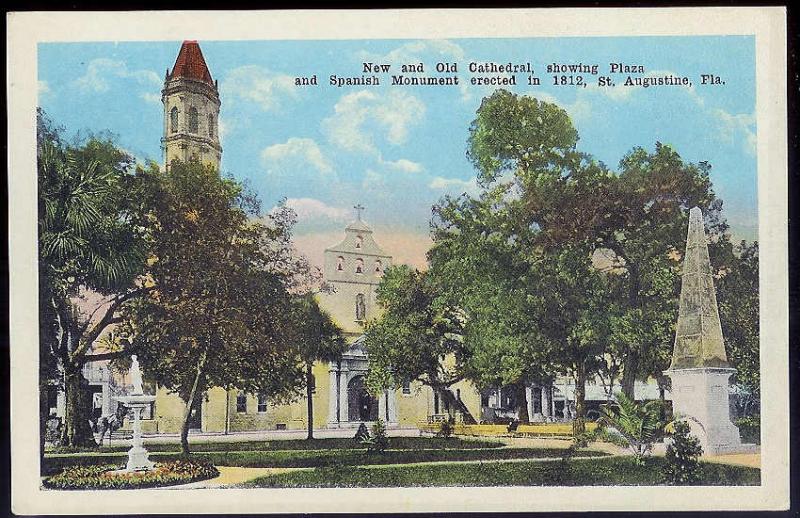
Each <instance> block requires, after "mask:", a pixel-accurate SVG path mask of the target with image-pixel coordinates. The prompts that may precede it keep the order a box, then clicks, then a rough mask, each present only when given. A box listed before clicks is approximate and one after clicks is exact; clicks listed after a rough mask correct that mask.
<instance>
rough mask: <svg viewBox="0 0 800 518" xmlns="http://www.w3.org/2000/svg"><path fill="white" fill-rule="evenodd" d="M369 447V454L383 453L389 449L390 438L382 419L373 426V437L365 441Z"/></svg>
mask: <svg viewBox="0 0 800 518" xmlns="http://www.w3.org/2000/svg"><path fill="white" fill-rule="evenodd" d="M363 444H366V445H367V451H368V452H369V453H381V454H382V453H383V452H385V451H386V448H388V447H389V436H388V435H387V434H386V425H385V424H383V420H382V419H378V420H377V421H375V424H374V425H372V437H370V438H369V439H367V440H365V441H363Z"/></svg>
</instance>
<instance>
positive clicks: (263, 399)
mask: <svg viewBox="0 0 800 518" xmlns="http://www.w3.org/2000/svg"><path fill="white" fill-rule="evenodd" d="M266 411H267V395H266V394H259V395H258V412H259V413H261V414H263V413H264V412H266Z"/></svg>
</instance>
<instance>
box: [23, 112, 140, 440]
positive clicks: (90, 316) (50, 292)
mask: <svg viewBox="0 0 800 518" xmlns="http://www.w3.org/2000/svg"><path fill="white" fill-rule="evenodd" d="M38 139H39V141H38V147H37V151H38V153H37V162H38V190H39V207H38V208H39V219H38V226H39V288H40V289H39V311H40V341H41V351H42V361H41V362H40V365H42V366H43V367H44V368H49V370H43V371H42V372H41V373H40V375H41V378H43V380H44V379H49V378H51V377H52V376H53V374H54V371H55V372H60V374H61V376H62V380H61V382H62V384H63V389H64V391H65V395H66V415H65V419H64V428H63V433H62V437H61V442H62V444H64V445H69V446H94V445H95V442H94V438H93V436H92V433H91V429H90V426H89V417H90V413H89V412H90V405H91V402H90V400H89V397H88V383H87V381H86V379H85V378H84V376H83V374H82V372H81V371H82V368H83V366H84V365H85V364H86V363H87V362H90V361H99V360H105V359H109V358H111V357H112V356H113V354H114V353H110V354H92V353H93V352H94V351H93V349H92V346H93V344H94V343H95V341H96V340H97V339H98V338H100V337H101V335H102V334H103V333H104V332H106V331H107V330H108V329H109V327H110V326H112V325H114V324H116V323H118V322H119V321H120V316H119V311H120V310H121V308H122V306H123V305H124V304H126V303H127V302H128V301H130V300H132V299H133V298H135V297H137V296H140V295H141V294H142V293H143V292H144V291H145V288H144V287H143V286H141V284H139V283H137V278H138V276H139V275H140V274H141V273H142V272H143V271H144V266H145V264H144V261H145V255H146V252H145V250H146V244H145V229H144V227H143V226H142V221H141V215H142V205H141V197H140V196H139V194H140V193H141V191H142V182H141V178H140V177H139V176H138V175H137V174H136V173H135V171H134V168H133V161H132V159H131V158H130V157H129V156H128V155H127V154H125V153H124V152H122V151H121V150H119V149H118V148H117V147H116V146H115V145H114V143H113V142H112V141H111V140H109V139H107V138H105V139H101V138H96V137H90V138H89V139H88V140H86V141H85V142H78V143H75V144H73V145H67V144H65V143H64V142H63V139H62V138H61V137H60V132H59V131H58V130H57V129H56V128H55V127H54V125H53V124H52V122H51V121H49V119H48V118H47V117H46V115H45V114H44V113H42V112H41V111H39V113H38ZM87 295H92V296H87ZM97 300H99V302H97ZM93 301H94V302H93ZM45 384H46V383H45Z"/></svg>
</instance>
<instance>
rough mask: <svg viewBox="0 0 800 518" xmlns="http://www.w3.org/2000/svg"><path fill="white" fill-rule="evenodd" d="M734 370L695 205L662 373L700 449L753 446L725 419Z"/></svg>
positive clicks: (714, 451) (712, 452)
mask: <svg viewBox="0 0 800 518" xmlns="http://www.w3.org/2000/svg"><path fill="white" fill-rule="evenodd" d="M734 372H736V370H735V369H732V368H731V367H730V365H729V364H728V359H727V355H726V353H725V341H724V339H723V336H722V326H721V325H720V321H719V312H718V309H717V297H716V293H715V291H714V278H713V275H712V270H711V261H710V259H709V256H708V244H707V242H706V233H705V228H704V226H703V214H702V212H701V211H700V209H699V208H698V207H695V208H693V209H692V210H690V211H689V231H688V236H687V238H686V254H685V255H684V257H683V274H682V277H681V298H680V307H679V311H678V325H677V326H676V331H675V346H674V349H673V352H672V364H671V365H670V367H669V369H668V370H666V371H665V372H664V374H666V375H667V376H669V377H670V379H671V380H672V390H671V395H672V410H673V413H674V414H675V417H676V418H678V419H684V420H685V421H687V422H688V423H689V426H690V428H691V431H692V434H693V435H695V436H696V437H697V438H698V439H699V440H700V444H701V446H702V447H703V452H704V453H705V454H708V455H718V454H720V453H733V452H743V451H753V450H754V449H755V448H756V447H755V446H754V445H743V444H742V443H741V439H740V438H739V429H738V428H737V427H736V426H735V425H734V424H733V423H732V422H731V418H730V406H729V403H728V398H729V393H728V383H729V378H730V376H731V374H733V373H734Z"/></svg>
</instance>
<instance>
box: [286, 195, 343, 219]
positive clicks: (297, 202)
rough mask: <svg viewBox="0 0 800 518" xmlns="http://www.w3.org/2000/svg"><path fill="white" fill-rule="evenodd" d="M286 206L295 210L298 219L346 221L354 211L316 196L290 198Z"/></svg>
mask: <svg viewBox="0 0 800 518" xmlns="http://www.w3.org/2000/svg"><path fill="white" fill-rule="evenodd" d="M286 206H287V207H289V208H291V209H292V210H294V212H295V213H296V214H297V220H298V221H310V220H319V219H324V220H333V221H342V222H346V221H349V219H350V218H351V216H352V211H351V210H349V209H344V208H341V207H332V206H330V205H327V204H326V203H324V202H322V201H320V200H317V199H314V198H288V199H287V200H286Z"/></svg>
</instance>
